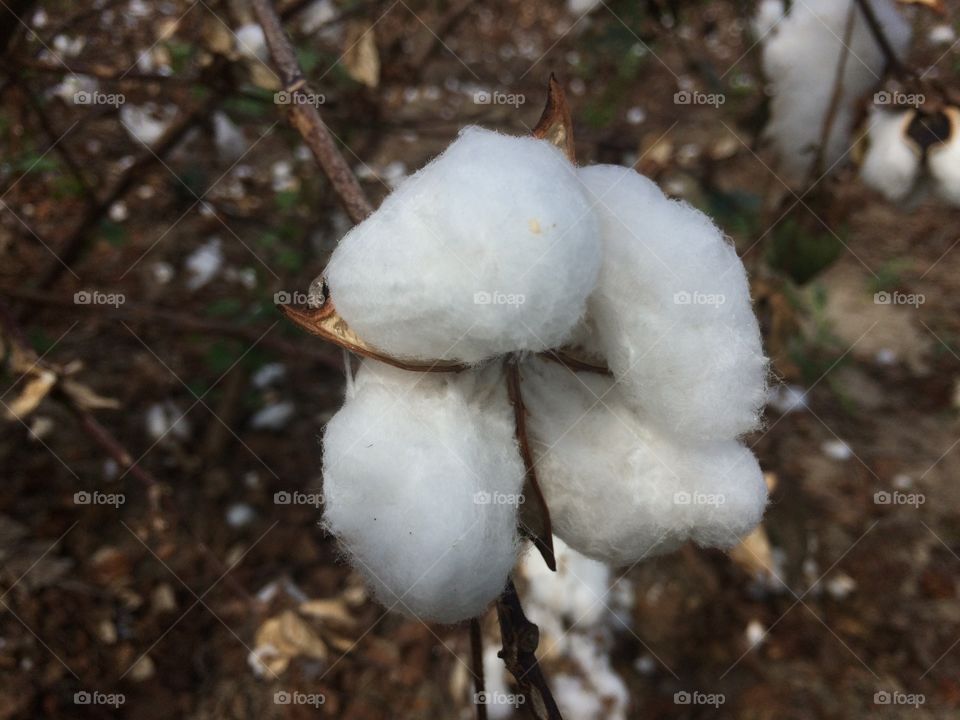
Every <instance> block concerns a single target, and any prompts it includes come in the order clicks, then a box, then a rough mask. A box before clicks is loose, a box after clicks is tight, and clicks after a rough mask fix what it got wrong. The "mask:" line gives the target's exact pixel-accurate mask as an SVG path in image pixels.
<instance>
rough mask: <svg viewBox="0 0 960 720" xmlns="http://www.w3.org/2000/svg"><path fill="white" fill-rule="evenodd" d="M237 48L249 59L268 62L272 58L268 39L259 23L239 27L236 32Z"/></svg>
mask: <svg viewBox="0 0 960 720" xmlns="http://www.w3.org/2000/svg"><path fill="white" fill-rule="evenodd" d="M234 36H235V38H236V49H237V52H238V53H240V55H241V56H243V57H245V58H247V59H249V60H259V61H260V62H266V61H267V60H268V59H269V58H270V51H269V49H268V48H267V39H266V37H265V36H264V34H263V28H262V27H260V25H259V24H258V23H250V24H248V25H243V26H241V27H238V28H237V31H236V33H234Z"/></svg>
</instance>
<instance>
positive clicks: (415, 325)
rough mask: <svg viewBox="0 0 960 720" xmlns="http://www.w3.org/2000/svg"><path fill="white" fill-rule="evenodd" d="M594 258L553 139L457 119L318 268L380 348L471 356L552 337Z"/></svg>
mask: <svg viewBox="0 0 960 720" xmlns="http://www.w3.org/2000/svg"><path fill="white" fill-rule="evenodd" d="M441 200H442V201H441ZM599 266H600V253H599V249H598V242H597V227H596V221H595V218H594V217H593V214H592V213H591V212H590V206H589V204H588V202H587V199H586V197H585V195H584V193H583V191H582V188H581V186H580V183H579V181H578V180H577V176H576V171H575V169H574V168H573V166H572V165H571V164H570V163H569V162H568V161H567V160H566V158H565V157H564V156H563V155H562V154H561V153H560V151H559V150H557V149H556V148H554V147H553V146H552V145H550V144H549V143H547V142H544V141H542V140H535V139H533V138H524V137H509V136H505V135H500V134H497V133H494V132H489V131H486V130H481V129H479V128H467V129H465V130H464V131H463V132H462V133H461V134H460V137H459V138H458V139H457V140H456V141H455V142H454V143H453V144H451V145H450V147H448V148H447V150H446V151H445V152H444V153H443V154H442V155H441V156H440V157H438V158H437V159H435V160H434V161H433V162H431V163H430V164H429V165H427V166H426V167H424V168H423V169H422V170H420V171H419V172H418V173H416V174H415V175H413V176H412V177H410V178H408V179H407V180H405V181H404V182H403V183H401V184H400V186H399V187H398V188H397V189H396V190H395V191H394V192H393V193H392V194H391V195H389V196H388V197H387V199H386V200H385V201H384V202H383V204H382V205H381V206H380V208H379V209H378V210H377V211H376V212H375V213H374V214H373V215H371V216H370V217H369V218H367V220H365V221H364V222H362V223H361V224H360V225H358V226H357V227H355V228H354V229H352V230H351V231H350V232H349V233H347V235H346V236H345V237H344V238H343V240H342V241H341V242H340V244H339V246H338V247H337V249H336V250H335V251H334V253H333V256H332V258H331V260H330V264H329V265H328V266H327V271H326V277H327V282H328V283H329V286H330V291H331V295H332V297H333V301H334V303H335V304H336V307H337V310H338V311H339V313H340V314H341V315H342V316H343V318H344V319H345V320H346V321H347V322H348V323H349V324H350V326H351V327H352V328H353V329H354V330H355V331H356V332H357V333H358V334H359V335H360V336H361V337H362V338H364V339H365V340H366V341H367V342H369V343H371V344H372V345H374V346H376V347H378V348H379V349H381V350H383V351H385V352H387V353H390V354H391V355H394V356H401V357H407V358H417V359H440V358H442V359H451V360H452V359H457V360H462V361H466V362H477V361H480V360H482V359H484V358H488V357H492V356H494V355H498V354H501V353H506V352H511V351H516V350H534V351H539V350H544V349H547V348H550V347H556V346H559V345H561V344H562V343H563V342H564V340H565V339H566V337H567V335H568V334H569V333H570V331H571V329H572V328H573V327H574V325H575V324H576V323H577V321H578V320H579V319H580V317H581V316H582V314H583V312H584V307H585V304H586V298H587V296H588V295H589V294H590V290H591V289H592V288H593V285H594V283H595V282H596V278H597V272H598V270H599Z"/></svg>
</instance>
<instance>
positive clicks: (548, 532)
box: [506, 355, 557, 572]
mask: <svg viewBox="0 0 960 720" xmlns="http://www.w3.org/2000/svg"><path fill="white" fill-rule="evenodd" d="M506 372H507V394H508V396H509V397H510V404H511V405H513V417H514V421H515V423H516V437H517V444H518V445H519V446H520V456H521V457H522V458H523V467H524V477H523V492H524V498H525V499H526V500H527V502H524V503H523V505H522V506H521V509H520V528H521V530H522V531H523V532H524V533H525V534H526V535H528V536H529V537H530V539H531V540H532V541H533V544H534V546H535V547H536V548H537V550H539V551H540V554H541V555H542V556H543V561H544V562H545V563H546V564H547V567H548V568H550V569H551V570H553V571H554V572H556V570H557V558H556V556H555V555H554V552H553V528H552V526H551V523H550V511H549V509H548V508H547V501H546V499H545V498H544V497H543V491H542V490H541V489H540V483H539V482H538V481H537V473H536V469H535V465H536V463H535V462H534V459H533V451H532V450H531V449H530V439H529V437H528V436H527V408H526V406H524V404H523V392H522V390H521V388H520V363H519V360H518V359H517V356H516V355H512V356H510V357H508V358H507V361H506Z"/></svg>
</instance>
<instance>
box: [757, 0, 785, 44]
mask: <svg viewBox="0 0 960 720" xmlns="http://www.w3.org/2000/svg"><path fill="white" fill-rule="evenodd" d="M786 14H787V7H786V4H785V3H784V0H761V2H760V4H759V5H757V13H756V15H754V16H753V20H752V22H751V27H752V28H753V35H754V37H756V38H757V39H758V40H761V41H762V40H764V39H766V37H767V35H769V34H770V33H773V32H776V30H777V27H778V26H779V25H780V23H781V22H782V21H783V18H784V17H785V16H786Z"/></svg>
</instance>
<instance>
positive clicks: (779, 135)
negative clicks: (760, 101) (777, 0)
mask: <svg viewBox="0 0 960 720" xmlns="http://www.w3.org/2000/svg"><path fill="white" fill-rule="evenodd" d="M852 2H853V0H804V2H795V3H793V4H792V6H791V9H790V13H789V14H788V15H787V17H786V18H784V19H783V20H782V21H781V22H780V23H779V25H777V29H776V32H774V33H771V34H770V35H769V36H768V39H767V41H766V42H765V44H764V48H763V69H764V72H765V74H766V75H767V78H768V79H769V81H770V84H771V86H772V93H773V97H772V101H771V107H770V122H769V124H768V126H767V130H766V133H767V135H768V137H769V138H770V139H771V140H772V142H773V145H774V147H775V149H776V151H777V154H778V155H779V159H780V163H781V167H780V171H781V173H782V174H783V175H784V176H785V179H786V180H788V181H790V182H799V181H801V180H803V179H804V178H805V177H806V176H807V175H808V173H809V172H810V170H811V168H812V165H813V162H814V161H815V159H816V157H817V148H818V147H819V145H820V143H821V139H822V136H823V130H824V127H825V123H826V121H827V115H828V113H829V108H830V105H831V101H832V98H833V94H834V84H835V79H836V75H837V69H838V68H839V65H840V56H841V53H843V52H847V48H849V55H848V57H847V59H846V64H845V66H844V71H843V81H842V88H841V93H840V97H839V101H838V103H837V105H836V113H835V115H834V118H833V124H832V127H831V131H830V135H829V137H828V139H827V146H826V148H824V151H823V160H824V169H830V168H831V167H833V166H834V165H835V164H836V163H837V162H838V161H840V160H841V158H842V157H843V156H844V154H845V153H846V152H847V151H848V150H849V149H850V144H851V142H850V133H851V129H852V127H853V123H854V121H855V115H856V103H857V102H858V101H859V100H860V99H861V98H862V97H863V96H864V95H866V94H867V93H868V92H869V91H870V90H871V89H872V88H874V87H875V86H877V85H878V84H879V83H880V81H881V79H882V77H883V73H884V69H885V58H884V55H883V52H882V51H881V49H880V47H879V45H877V42H876V40H875V39H874V37H873V35H872V34H871V32H870V29H869V26H868V25H867V22H866V19H865V18H864V16H863V14H862V12H861V11H860V10H859V9H857V10H856V16H855V20H854V26H853V32H852V34H851V36H850V42H849V43H844V38H845V37H846V28H847V18H848V15H849V11H850V7H851V3H852ZM870 4H871V5H872V7H873V10H874V13H875V14H876V16H877V19H878V21H879V22H880V24H881V26H882V27H883V30H884V33H885V34H886V36H887V37H888V38H889V40H890V44H891V46H892V48H893V50H894V52H895V53H896V54H897V55H898V56H902V55H903V54H905V52H906V50H907V47H908V45H909V43H910V36H911V30H910V26H909V24H908V23H907V22H906V21H905V20H904V18H903V17H901V15H900V13H899V12H898V10H897V9H896V6H895V4H894V3H893V1H892V0H871V2H870Z"/></svg>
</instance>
